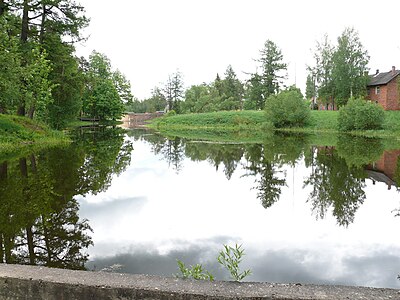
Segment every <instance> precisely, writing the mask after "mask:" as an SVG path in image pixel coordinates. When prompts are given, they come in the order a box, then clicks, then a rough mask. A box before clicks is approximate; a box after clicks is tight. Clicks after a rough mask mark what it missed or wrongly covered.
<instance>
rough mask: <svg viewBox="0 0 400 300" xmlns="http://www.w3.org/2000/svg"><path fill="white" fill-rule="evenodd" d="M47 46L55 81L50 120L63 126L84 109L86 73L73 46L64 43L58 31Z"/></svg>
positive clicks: (53, 123) (56, 126) (47, 40)
mask: <svg viewBox="0 0 400 300" xmlns="http://www.w3.org/2000/svg"><path fill="white" fill-rule="evenodd" d="M44 47H45V49H47V53H48V59H49V61H50V62H51V63H52V69H51V71H50V73H49V80H51V82H52V83H53V84H54V86H53V88H52V96H53V99H54V100H53V102H52V103H51V105H49V107H48V108H49V120H48V123H49V124H50V125H51V126H52V127H53V128H57V129H61V128H63V127H64V126H65V125H66V124H67V123H68V122H69V121H72V120H75V119H76V118H77V117H78V115H79V112H80V111H81V108H82V91H83V88H84V85H85V76H84V74H83V71H82V70H81V69H80V67H79V60H78V59H77V58H76V57H75V56H74V55H73V52H74V47H73V46H72V45H69V44H67V43H63V42H62V41H61V38H60V37H59V36H58V35H53V36H50V35H47V38H46V40H45V41H44Z"/></svg>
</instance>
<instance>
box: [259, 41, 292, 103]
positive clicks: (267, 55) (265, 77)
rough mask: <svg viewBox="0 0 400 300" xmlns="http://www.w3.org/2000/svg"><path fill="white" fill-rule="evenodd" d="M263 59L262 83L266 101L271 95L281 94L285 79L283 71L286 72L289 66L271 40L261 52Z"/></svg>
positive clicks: (261, 59)
mask: <svg viewBox="0 0 400 300" xmlns="http://www.w3.org/2000/svg"><path fill="white" fill-rule="evenodd" d="M260 53H261V58H260V59H259V62H260V63H261V69H262V72H261V82H262V85H263V95H264V99H267V98H268V97H269V96H270V95H273V94H276V93H278V92H279V90H280V88H281V87H282V84H283V83H282V80H283V79H284V78H285V76H286V75H285V74H282V72H283V71H286V69H287V65H286V63H284V62H282V60H283V54H282V51H281V50H280V49H279V48H278V46H277V45H276V44H275V43H274V42H272V41H271V40H267V41H266V42H265V44H264V48H263V49H262V50H261V51H260Z"/></svg>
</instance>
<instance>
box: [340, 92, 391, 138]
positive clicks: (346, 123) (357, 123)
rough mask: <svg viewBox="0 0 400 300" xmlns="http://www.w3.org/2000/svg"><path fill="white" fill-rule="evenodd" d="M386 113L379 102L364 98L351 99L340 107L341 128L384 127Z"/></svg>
mask: <svg viewBox="0 0 400 300" xmlns="http://www.w3.org/2000/svg"><path fill="white" fill-rule="evenodd" d="M384 121H385V113H384V110H383V108H382V107H381V106H379V105H378V104H375V103H372V102H369V101H366V100H364V99H361V98H358V99H350V100H349V101H348V102H347V104H346V105H345V106H343V107H341V108H340V110H339V117H338V126H339V130H343V131H350V130H371V129H382V127H383V122H384Z"/></svg>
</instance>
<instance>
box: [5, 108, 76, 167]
mask: <svg viewBox="0 0 400 300" xmlns="http://www.w3.org/2000/svg"><path fill="white" fill-rule="evenodd" d="M67 143H69V139H68V138H67V137H66V136H65V135H64V134H63V133H62V132H59V131H53V130H50V129H49V128H48V127H47V126H46V125H45V124H43V123H41V122H37V121H33V120H30V119H28V118H25V117H18V116H13V115H3V114H0V159H2V160H4V159H6V158H8V157H11V156H15V155H21V154H22V153H25V152H26V151H32V150H33V149H35V150H36V149H42V148H46V147H51V146H56V145H61V144H67Z"/></svg>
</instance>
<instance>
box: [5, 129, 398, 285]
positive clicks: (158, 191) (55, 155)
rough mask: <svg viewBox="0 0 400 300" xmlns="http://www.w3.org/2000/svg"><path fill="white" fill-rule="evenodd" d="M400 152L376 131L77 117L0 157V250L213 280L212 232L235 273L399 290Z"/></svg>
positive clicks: (33, 260)
mask: <svg viewBox="0 0 400 300" xmlns="http://www.w3.org/2000/svg"><path fill="white" fill-rule="evenodd" d="M399 155H400V150H396V149H386V150H385V147H384V143H383V142H382V140H379V139H371V138H370V139H366V138H356V137H348V136H341V137H339V138H338V139H337V143H336V144H335V145H323V144H315V143H314V142H313V140H312V139H310V138H309V137H308V136H306V135H287V134H286V135H282V134H275V135H272V134H270V135H268V136H266V137H265V139H264V141H263V142H262V143H260V144H254V143H253V144H241V143H216V142H204V141H199V140H189V139H181V138H177V137H168V138H167V137H164V136H162V135H159V134H157V133H154V132H151V131H146V130H143V129H134V130H128V131H124V130H122V129H120V128H87V129H81V130H79V131H78V132H76V134H75V135H74V143H73V144H71V145H70V146H68V147H64V148H55V149H50V150H47V151H44V152H40V153H32V154H31V155H29V156H27V157H19V158H18V159H15V160H9V161H6V162H2V163H0V218H1V223H0V244H1V248H0V259H1V261H2V262H8V263H21V264H39V265H47V266H51V267H61V268H70V269H88V270H96V271H100V270H103V271H118V272H126V273H146V274H155V275H165V276H173V275H174V274H177V272H178V268H177V263H176V261H177V259H180V260H182V261H183V262H185V263H186V264H187V265H194V264H196V263H201V264H202V265H203V267H204V268H205V269H207V270H208V271H210V272H211V273H213V274H214V275H215V276H216V278H217V279H221V280H229V273H228V272H227V271H226V270H224V269H223V268H222V267H221V266H220V265H219V264H218V262H217V259H216V257H217V256H218V253H219V251H221V250H222V249H223V245H224V244H229V245H235V244H241V245H242V247H243V248H244V249H245V254H246V255H245V257H244V260H243V262H242V268H243V269H251V270H252V275H251V276H249V277H247V278H246V280H248V281H268V282H296V283H297V282H298V283H321V284H346V285H361V286H372V287H393V288H400V281H399V280H398V279H397V276H398V274H400V239H399V238H398V237H397V230H399V229H400V216H399V215H400V197H399V189H398V186H399V183H400V160H399Z"/></svg>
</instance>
